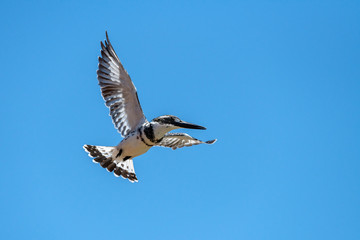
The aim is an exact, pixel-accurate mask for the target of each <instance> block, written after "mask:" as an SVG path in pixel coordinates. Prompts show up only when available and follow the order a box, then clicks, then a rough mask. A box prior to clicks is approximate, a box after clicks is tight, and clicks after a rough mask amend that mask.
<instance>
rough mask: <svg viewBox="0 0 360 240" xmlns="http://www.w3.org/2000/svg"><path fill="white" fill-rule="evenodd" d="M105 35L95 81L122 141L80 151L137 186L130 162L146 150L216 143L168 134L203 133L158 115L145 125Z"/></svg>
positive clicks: (133, 90)
mask: <svg viewBox="0 0 360 240" xmlns="http://www.w3.org/2000/svg"><path fill="white" fill-rule="evenodd" d="M105 35H106V40H105V41H104V43H103V42H102V41H100V45H101V51H100V54H101V56H99V58H98V61H99V64H98V70H97V79H98V82H99V85H100V89H101V94H102V97H103V99H104V100H105V105H106V106H107V107H108V108H109V110H110V116H111V118H112V121H113V124H114V127H115V128H116V129H117V130H118V132H119V133H120V134H121V136H122V137H123V139H122V141H121V142H120V143H119V144H118V145H117V146H113V147H107V146H95V145H84V146H83V148H84V150H85V151H86V152H87V153H88V155H89V157H91V158H93V162H94V163H99V164H100V166H101V167H103V168H105V169H106V170H107V171H109V172H113V173H114V175H115V176H116V177H119V176H121V177H122V178H125V179H128V180H129V181H130V182H138V178H137V176H136V174H135V170H134V163H133V159H134V158H135V157H138V156H140V155H142V154H144V153H146V152H147V151H148V150H149V149H150V148H152V147H154V146H161V147H168V148H172V149H173V150H175V149H178V148H182V147H189V146H193V145H198V144H213V143H215V142H216V140H217V139H214V140H209V141H201V140H198V139H196V138H193V137H191V136H190V135H188V134H186V133H170V131H172V130H174V129H179V128H187V129H201V130H205V129H206V128H205V127H202V126H199V125H196V124H192V123H188V122H185V121H183V120H181V119H180V118H178V117H176V116H173V115H162V116H159V117H156V118H154V119H152V120H151V121H150V122H149V121H148V120H147V119H146V118H145V116H144V113H143V110H142V108H141V105H140V101H139V97H138V94H137V90H136V88H135V85H134V83H133V82H132V80H131V78H130V76H129V74H128V73H127V71H126V70H125V69H124V67H123V65H122V64H121V62H120V59H119V57H118V56H117V54H116V53H115V50H114V48H113V46H112V45H111V43H110V40H109V36H108V33H107V31H106V32H105Z"/></svg>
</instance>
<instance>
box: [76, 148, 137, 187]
mask: <svg viewBox="0 0 360 240" xmlns="http://www.w3.org/2000/svg"><path fill="white" fill-rule="evenodd" d="M83 148H84V149H85V151H86V152H88V153H89V154H88V155H89V157H92V158H94V159H93V162H94V163H100V166H101V167H103V168H106V170H107V171H108V172H112V171H114V175H115V176H116V177H120V176H121V177H123V178H127V179H129V181H130V182H137V181H138V179H137V177H136V174H135V170H134V164H133V160H132V159H128V160H125V161H124V160H121V159H114V158H113V157H112V155H113V152H114V150H115V147H103V146H93V145H84V147H83Z"/></svg>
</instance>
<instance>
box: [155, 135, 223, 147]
mask: <svg viewBox="0 0 360 240" xmlns="http://www.w3.org/2000/svg"><path fill="white" fill-rule="evenodd" d="M214 142H216V139H214V140H210V141H206V142H203V141H200V140H198V139H196V138H193V137H191V136H190V135H188V134H186V133H167V134H165V136H164V138H163V139H162V140H161V141H160V142H159V143H157V144H156V146H161V147H169V148H172V149H173V150H175V149H177V148H182V147H190V146H192V145H198V144H201V143H206V144H213V143H214Z"/></svg>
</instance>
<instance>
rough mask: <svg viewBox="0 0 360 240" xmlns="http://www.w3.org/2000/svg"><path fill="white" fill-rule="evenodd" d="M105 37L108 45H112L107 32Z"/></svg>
mask: <svg viewBox="0 0 360 240" xmlns="http://www.w3.org/2000/svg"><path fill="white" fill-rule="evenodd" d="M105 35H106V41H107V42H108V44H109V45H110V40H109V35H108V32H107V31H105Z"/></svg>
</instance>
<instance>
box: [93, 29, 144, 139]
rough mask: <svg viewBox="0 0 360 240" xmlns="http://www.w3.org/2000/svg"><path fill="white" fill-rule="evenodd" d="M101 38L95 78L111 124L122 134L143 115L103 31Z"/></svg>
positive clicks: (138, 123) (126, 74)
mask: <svg viewBox="0 0 360 240" xmlns="http://www.w3.org/2000/svg"><path fill="white" fill-rule="evenodd" d="M104 42H105V44H104V43H103V42H101V43H100V44H101V57H99V67H98V68H99V69H98V71H97V76H98V81H99V85H100V88H101V94H102V96H103V98H104V100H105V105H106V106H107V107H108V108H109V110H110V116H111V118H112V120H113V123H114V126H115V128H116V129H117V130H118V132H119V133H120V134H121V135H122V136H123V137H125V136H126V135H127V134H128V133H129V132H130V131H133V130H135V129H136V127H137V126H138V125H140V124H142V123H144V122H145V121H146V119H145V116H144V113H143V111H142V109H141V105H140V102H139V98H138V95H137V91H136V88H135V86H134V84H133V82H132V81H131V78H130V76H129V74H128V73H127V72H126V70H125V69H124V67H123V65H122V64H121V62H120V59H119V58H118V56H117V55H116V53H115V51H114V48H113V47H112V45H111V43H110V41H109V37H108V35H107V33H106V40H105V41H104Z"/></svg>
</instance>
